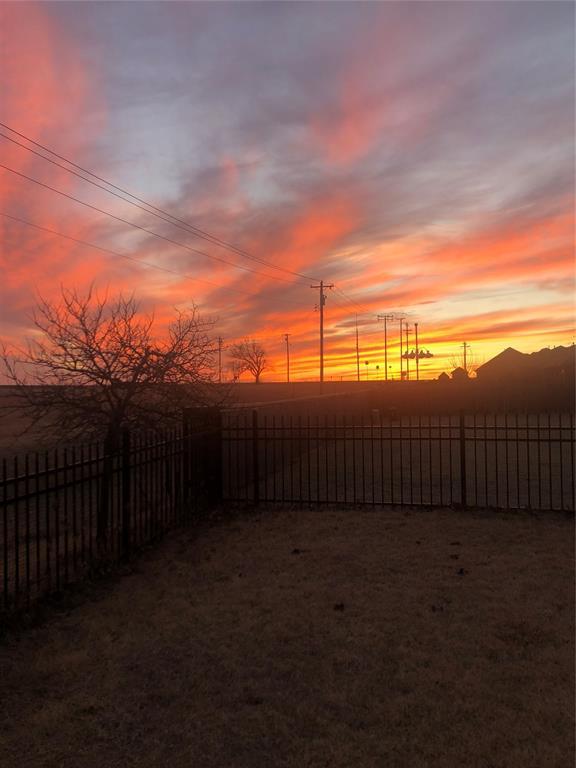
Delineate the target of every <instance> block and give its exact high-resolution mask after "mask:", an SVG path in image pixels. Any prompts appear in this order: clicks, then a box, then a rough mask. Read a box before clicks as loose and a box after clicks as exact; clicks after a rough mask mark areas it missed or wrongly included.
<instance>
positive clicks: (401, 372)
mask: <svg viewBox="0 0 576 768" xmlns="http://www.w3.org/2000/svg"><path fill="white" fill-rule="evenodd" d="M398 319H399V320H400V381H402V374H403V373H404V366H403V364H402V350H403V348H404V338H403V331H402V323H403V322H404V320H403V319H402V318H401V317H399V318H398Z"/></svg>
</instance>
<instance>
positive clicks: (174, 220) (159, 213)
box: [0, 122, 374, 314]
mask: <svg viewBox="0 0 576 768" xmlns="http://www.w3.org/2000/svg"><path fill="white" fill-rule="evenodd" d="M0 126H1V127H3V128H5V129H7V130H8V131H10V132H11V133H14V134H16V135H17V136H20V138H22V139H25V140H26V141H27V142H29V143H30V144H34V146H36V147H39V148H40V149H42V150H44V151H45V152H48V153H50V154H51V155H53V156H54V157H57V158H58V159H60V160H63V161H64V162H65V163H67V164H68V165H71V166H73V167H74V168H77V169H78V170H79V171H82V173H83V174H87V175H89V176H92V177H93V178H94V179H97V180H98V181H101V182H103V184H105V185H106V187H104V186H102V185H101V184H97V183H96V182H94V181H92V179H87V178H86V177H85V176H83V175H82V174H80V173H77V172H75V171H73V170H72V169H71V168H66V166H64V165H62V164H61V163H57V162H56V161H55V160H53V159H52V158H50V157H46V156H45V155H43V154H41V153H40V152H37V151H35V150H34V149H32V148H31V147H27V146H26V145H25V144H22V142H19V141H16V139H14V138H12V137H11V136H7V135H6V134H4V133H1V132H0V137H2V138H4V139H6V140H7V141H10V142H12V143H13V144H16V145H17V146H19V147H21V148H22V149H24V150H26V151H28V152H31V153H33V154H35V155H36V156H37V157H40V158H42V159H43V160H46V161H47V162H49V163H52V164H53V165H55V166H57V167H59V168H61V169H63V170H65V171H66V172H68V173H71V174H74V176H77V177H78V178H80V179H82V180H83V181H85V182H87V183H88V184H92V185H93V186H95V187H97V188H99V189H102V190H103V191H104V192H107V193H108V194H111V195H114V196H115V197H117V198H119V199H120V200H123V201H124V202H126V203H128V204H130V205H133V206H135V207H136V208H139V209H140V210H142V211H144V212H145V213H148V214H151V215H153V216H156V217H157V218H159V219H162V220H163V221H166V222H167V223H169V224H172V225H173V226H176V227H178V228H179V229H183V230H184V231H190V232H193V233H194V234H195V235H197V236H198V237H200V238H202V239H204V240H206V241H207V242H210V243H212V244H214V245H218V246H220V247H222V248H226V249H228V250H230V251H233V252H234V253H237V254H238V255H240V256H244V257H245V258H247V259H251V260H253V261H255V262H257V263H259V264H262V265H263V266H266V267H269V268H270V269H275V270H278V271H281V272H285V273H286V274H290V275H293V276H295V277H299V278H302V279H305V280H316V279H317V278H315V277H312V276H310V275H306V274H304V273H302V272H296V271H294V270H291V269H286V268H285V267H281V266H278V265H277V264H274V263H273V262H270V261H267V260H266V259H262V258H260V257H258V256H254V255H253V254H251V253H249V252H248V251H246V250H244V249H242V248H238V247H237V246H235V245H234V244H232V243H228V242H227V241H225V240H222V239H221V238H219V237H217V236H216V235H213V234H211V233H210V232H207V231H206V230H203V229H201V228H200V227H197V226H195V225H193V224H190V223H189V222H187V221H185V220H184V219H181V218H179V217H177V216H174V215H173V214H171V213H170V212H169V211H166V210H165V209H163V208H160V207H158V206H156V205H154V204H153V203H150V202H148V201H147V200H144V199H143V198H141V197H138V195H135V194H134V193H132V192H129V191H128V190H126V189H124V188H123V187H120V186H119V185H117V184H114V183H113V182H111V181H108V180H107V179H105V178H104V177H102V176H99V175H98V174H96V173H94V172H93V171H90V170H89V169H88V168H84V167H83V166H81V165H79V164H78V163H75V162H74V161H72V160H69V159H68V158H67V157H64V156H63V155H61V154H59V153H58V152H56V151H54V150H53V149H50V147H47V146H45V145H44V144H41V143H40V142H38V141H35V140H34V139H32V138H30V137H29V136H26V134H24V133H21V132H20V131H17V130H16V129H15V128H11V127H10V126H9V125H7V124H6V123H2V122H0ZM107 187H112V189H115V190H117V192H120V193H122V194H117V193H116V192H113V191H112V189H107ZM123 195H127V196H128V197H131V198H132V200H127V199H126V198H125V197H123ZM134 200H136V201H137V203H135V202H133V201H134ZM138 203H142V204H143V205H138ZM143 206H147V207H146V208H144V207H143ZM149 209H151V210H149ZM167 217H168V218H167ZM287 282H288V281H287ZM336 291H337V292H338V293H339V294H340V295H341V296H342V297H343V298H344V299H345V300H346V301H348V302H349V303H351V304H352V305H354V306H355V307H357V308H358V309H360V310H361V311H362V312H363V313H366V314H374V313H373V311H372V310H370V309H368V308H366V307H365V306H364V305H361V304H359V303H358V302H356V301H355V300H354V299H352V298H350V297H349V296H347V295H346V294H345V293H344V291H342V290H341V289H336Z"/></svg>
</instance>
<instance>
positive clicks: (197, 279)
mask: <svg viewBox="0 0 576 768" xmlns="http://www.w3.org/2000/svg"><path fill="white" fill-rule="evenodd" d="M0 216H3V217H4V218H6V219H12V221H16V222H18V223H19V224H25V225H26V226H28V227H32V228H33V229H38V230H40V231H42V232H47V233H48V234H50V235H55V236H57V237H62V238H64V239H65V240H71V241H72V242H73V243H78V244H79V245H84V246H86V247H88V248H94V249H95V250H97V251H101V252H102V253H107V254H110V255H111V256H117V257H119V258H121V259H127V260H128V261H132V262H134V263H135V264H139V265H141V266H145V267H148V268H149V269H156V270H158V271H159V272H166V273H168V274H171V275H176V276H178V277H182V278H184V279H185V280H192V281H193V282H200V283H206V284H207V285H211V286H213V287H214V288H217V289H218V290H220V291H227V292H233V293H241V294H244V295H245V296H253V297H258V296H260V294H258V293H251V292H250V291H243V290H241V289H240V288H225V287H222V286H220V285H218V283H213V282H212V281H210V280H205V279H204V278H201V277H193V276H192V275H190V274H188V273H186V272H180V271H178V270H176V269H170V268H169V267H161V266H160V265H158V264H152V263H150V262H149V261H144V260H142V259H137V258H136V257H135V256H130V255H128V254H127V253H119V252H118V251H113V250H111V249H110V248H104V247H103V246H101V245H96V244H95V243H89V242H87V241H86V240H80V239H79V238H77V237H72V236H71V235H65V234H64V233H63V232H57V231H56V230H55V229H49V228H48V227H43V226H41V225H40V224H34V223H33V222H31V221H27V220H26V219H20V218H18V217H17V216H12V215H11V214H9V213H4V212H3V211H0ZM286 301H287V303H289V304H295V305H297V306H299V307H303V306H307V304H304V302H300V301H298V302H296V301H289V300H286Z"/></svg>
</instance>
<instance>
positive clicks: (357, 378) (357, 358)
mask: <svg viewBox="0 0 576 768" xmlns="http://www.w3.org/2000/svg"><path fill="white" fill-rule="evenodd" d="M354 317H355V318H356V380H357V381H360V345H359V344H358V315H354Z"/></svg>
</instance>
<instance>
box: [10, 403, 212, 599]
mask: <svg viewBox="0 0 576 768" xmlns="http://www.w3.org/2000/svg"><path fill="white" fill-rule="evenodd" d="M220 437H221V432H220V414H218V413H214V411H212V410H209V409H206V412H205V413H202V414H201V415H199V414H193V413H192V414H191V415H190V416H189V417H188V418H186V419H185V420H184V423H183V425H182V427H181V428H179V429H173V430H165V431H163V432H161V433H157V432H156V433H154V434H136V435H131V434H130V433H129V432H127V431H125V432H124V433H123V434H122V435H121V439H119V440H117V441H116V444H115V445H114V446H112V445H111V444H110V443H107V444H102V443H98V444H91V445H85V446H79V447H72V448H65V449H55V450H52V451H46V452H44V453H42V454H40V453H35V454H32V455H26V456H24V457H16V458H14V459H13V461H11V462H7V461H6V460H4V461H3V462H2V466H1V467H0V470H1V474H0V582H1V584H2V596H1V597H0V611H2V610H3V611H12V610H19V609H22V608H26V607H28V606H29V605H31V603H32V602H34V601H35V600H37V599H38V598H39V597H41V596H43V595H46V594H50V593H57V592H60V591H61V590H62V589H63V588H64V587H66V586H67V585H68V584H70V583H72V582H74V581H78V580H79V579H82V578H84V577H85V576H87V575H89V573H90V572H91V571H92V570H93V569H94V568H95V567H97V566H100V565H102V564H103V563H113V562H118V561H120V560H122V559H124V558H126V557H128V556H129V555H130V553H131V552H132V551H133V550H135V549H138V548H140V547H142V546H143V545H144V544H146V543H148V542H150V541H153V540H154V539H155V538H157V537H158V536H160V535H161V534H162V533H164V532H165V531H167V530H169V529H171V528H174V527H176V526H179V525H182V524H185V523H187V522H189V521H191V520H194V519H195V518H196V517H197V516H198V513H199V512H200V511H201V510H202V509H203V508H206V507H209V506H211V505H212V504H214V503H215V502H216V501H217V500H219V498H220V491H221V478H220V476H219V472H220V462H219V457H220V454H221V446H220V442H219V441H220Z"/></svg>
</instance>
